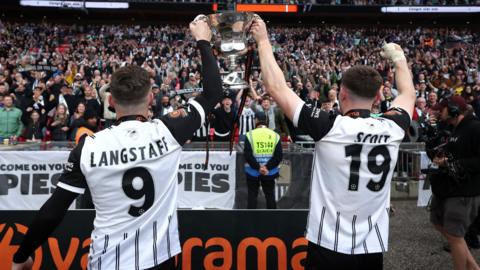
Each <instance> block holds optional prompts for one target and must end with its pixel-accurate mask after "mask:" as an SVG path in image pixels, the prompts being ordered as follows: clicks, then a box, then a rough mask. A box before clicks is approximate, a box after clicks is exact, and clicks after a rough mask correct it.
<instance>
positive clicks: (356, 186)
mask: <svg viewBox="0 0 480 270" xmlns="http://www.w3.org/2000/svg"><path fill="white" fill-rule="evenodd" d="M302 113H303V114H304V118H303V120H301V121H303V125H304V126H307V124H306V123H307V122H308V121H310V122H312V123H315V121H317V120H315V119H321V118H322V116H318V117H317V116H316V114H315V110H313V113H312V114H310V115H311V116H310V119H311V120H308V117H309V116H308V114H307V113H306V112H302ZM388 114H390V115H384V116H383V117H376V118H375V117H370V114H369V112H368V111H360V112H355V114H354V115H355V117H352V115H349V116H337V117H336V118H333V119H332V120H331V125H330V126H329V128H326V129H324V130H323V133H322V134H315V135H316V138H318V139H317V141H316V147H315V155H314V164H313V175H312V185H311V195H310V214H309V219H308V225H307V239H308V240H309V241H311V242H313V243H316V244H318V245H321V246H323V247H326V248H328V249H331V250H334V251H336V252H341V253H348V254H361V253H372V252H384V251H386V250H387V247H388V211H389V210H388V209H389V205H390V181H391V178H392V175H393V171H394V168H395V164H396V161H397V157H398V150H399V146H400V143H401V141H402V139H403V137H404V134H405V132H404V128H405V124H404V123H406V122H408V121H409V120H408V119H409V118H408V114H406V113H405V112H403V111H402V112H397V111H395V110H392V111H390V112H389V113H388ZM323 118H324V117H323ZM399 123H402V124H399ZM307 127H308V126H307ZM346 224H348V225H346Z"/></svg>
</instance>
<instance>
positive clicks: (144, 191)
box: [122, 167, 155, 217]
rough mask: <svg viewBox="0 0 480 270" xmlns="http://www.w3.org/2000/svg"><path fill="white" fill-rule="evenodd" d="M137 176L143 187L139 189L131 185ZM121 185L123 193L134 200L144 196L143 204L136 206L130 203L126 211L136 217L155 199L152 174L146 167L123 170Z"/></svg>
mask: <svg viewBox="0 0 480 270" xmlns="http://www.w3.org/2000/svg"><path fill="white" fill-rule="evenodd" d="M136 177H139V178H141V179H142V181H143V187H142V188H141V189H135V188H134V187H133V180H134V179H135V178H136ZM122 187H123V191H124V192H125V194H126V195H127V196H128V197H129V198H131V199H134V200H138V199H140V198H142V197H144V196H145V201H144V202H143V205H141V206H139V207H137V206H134V205H130V209H129V210H128V213H129V214H130V215H131V216H134V217H138V216H141V215H142V214H143V213H145V212H146V211H147V210H148V209H149V208H150V207H152V205H153V202H154V201H155V188H154V185H153V178H152V175H151V174H150V173H149V172H148V170H147V169H145V168H142V167H137V168H132V169H129V170H127V171H126V172H125V174H124V175H123V179H122Z"/></svg>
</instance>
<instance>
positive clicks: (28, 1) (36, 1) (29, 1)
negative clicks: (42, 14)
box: [20, 0, 129, 9]
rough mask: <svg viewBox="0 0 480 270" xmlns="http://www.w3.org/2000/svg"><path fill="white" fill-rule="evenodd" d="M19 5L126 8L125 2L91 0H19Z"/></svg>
mask: <svg viewBox="0 0 480 270" xmlns="http://www.w3.org/2000/svg"><path fill="white" fill-rule="evenodd" d="M20 5H21V6H29V7H52V8H78V9H83V8H100V9H127V8H128V7H129V4H128V3H126V2H92V1H45V0H20Z"/></svg>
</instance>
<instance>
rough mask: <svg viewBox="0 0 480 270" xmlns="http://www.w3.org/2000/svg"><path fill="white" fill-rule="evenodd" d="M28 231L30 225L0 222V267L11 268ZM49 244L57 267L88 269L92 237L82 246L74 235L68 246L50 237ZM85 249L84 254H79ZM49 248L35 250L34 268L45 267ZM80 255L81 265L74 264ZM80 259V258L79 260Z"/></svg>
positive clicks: (53, 261)
mask: <svg viewBox="0 0 480 270" xmlns="http://www.w3.org/2000/svg"><path fill="white" fill-rule="evenodd" d="M27 231H28V227H26V226H24V225H22V224H19V223H14V225H13V226H9V225H8V224H5V223H3V224H0V269H11V267H12V260H13V255H14V254H15V252H16V251H17V250H18V247H19V245H20V241H21V239H22V238H23V235H25V234H26V233H27ZM46 245H47V246H48V251H49V252H50V253H49V254H48V255H49V257H51V260H52V265H53V266H55V269H60V270H63V269H65V270H67V269H79V268H80V269H86V268H87V263H88V261H87V260H88V247H89V245H90V238H87V239H84V240H83V241H82V243H81V247H80V239H79V238H78V237H72V238H70V239H69V246H68V248H67V247H65V246H60V244H59V241H58V239H56V238H54V237H49V238H48V241H47V243H46ZM44 246H45V245H44ZM83 250H86V252H83V254H79V253H80V252H82V251H83ZM48 251H47V250H44V249H42V247H39V248H38V249H37V250H35V254H34V263H33V267H32V269H40V268H42V269H45V262H44V261H43V259H44V255H45V256H46V255H47V253H48ZM77 256H80V265H74V259H75V258H76V257H77ZM77 261H78V260H77Z"/></svg>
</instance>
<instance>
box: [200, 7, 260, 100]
mask: <svg viewBox="0 0 480 270" xmlns="http://www.w3.org/2000/svg"><path fill="white" fill-rule="evenodd" d="M255 16H256V14H254V13H251V12H223V13H216V14H210V15H208V16H207V22H208V24H209V26H210V28H211V29H212V34H213V35H212V40H211V43H212V44H213V47H214V48H215V49H216V50H217V51H218V52H219V54H220V56H221V57H224V58H225V60H226V62H227V66H228V74H226V75H225V76H223V84H224V87H225V88H226V90H234V91H235V90H242V89H245V88H248V87H249V85H248V83H247V82H246V81H245V80H244V79H243V78H242V75H243V74H244V71H243V70H242V69H241V64H240V63H239V60H240V58H241V57H242V56H244V55H245V54H246V53H247V52H248V42H249V40H250V39H251V38H250V34H249V33H248V32H249V28H250V25H251V23H252V20H253V19H254V18H255Z"/></svg>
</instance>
